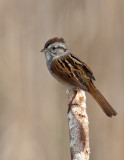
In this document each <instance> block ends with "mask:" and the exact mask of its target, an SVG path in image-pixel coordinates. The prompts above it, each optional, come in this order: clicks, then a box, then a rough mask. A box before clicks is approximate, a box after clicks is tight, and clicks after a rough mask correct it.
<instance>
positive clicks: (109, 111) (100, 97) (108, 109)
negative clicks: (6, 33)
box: [89, 84, 117, 117]
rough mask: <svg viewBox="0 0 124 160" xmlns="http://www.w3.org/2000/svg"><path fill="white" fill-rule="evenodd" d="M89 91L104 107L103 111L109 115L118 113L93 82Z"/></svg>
mask: <svg viewBox="0 0 124 160" xmlns="http://www.w3.org/2000/svg"><path fill="white" fill-rule="evenodd" d="M89 93H90V94H91V95H92V97H93V98H94V99H95V100H96V101H97V103H98V104H99V105H100V107H101V108H102V110H103V112H104V113H105V114H106V115H107V116H108V117H112V116H116V115H117V112H116V111H115V110H114V109H113V108H112V107H111V105H110V104H109V103H108V102H107V100H106V99H105V98H104V96H103V95H102V94H101V93H100V91H99V90H98V89H97V88H96V87H95V86H94V85H93V84H91V86H90V87H89Z"/></svg>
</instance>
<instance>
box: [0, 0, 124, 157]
mask: <svg viewBox="0 0 124 160" xmlns="http://www.w3.org/2000/svg"><path fill="white" fill-rule="evenodd" d="M55 36H59V37H64V39H65V40H66V44H67V46H68V48H69V50H70V51H71V52H72V53H74V54H75V55H76V56H77V57H80V59H81V60H82V61H84V62H85V63H86V64H88V65H89V66H90V68H91V69H92V70H93V72H94V76H95V78H96V82H95V84H96V86H97V87H98V88H99V90H100V91H101V92H102V93H103V95H104V96H105V97H106V98H107V99H108V101H109V102H110V104H111V105H112V106H113V107H114V108H115V110H117V112H118V116H117V117H113V118H108V117H106V115H105V114H104V113H103V112H102V110H101V109H100V108H99V106H98V104H97V103H96V102H95V101H94V99H93V98H92V97H91V96H90V95H88V94H87V112H88V116H89V122H90V124H89V128H90V149H91V155H90V159H95V160H117V159H118V160H123V159H124V158H123V157H124V123H123V122H124V106H123V104H124V96H123V95H124V85H123V84H124V1H123V0H113V1H110V0H102V1H100V0H93V1H90V0H78V1H76V0H42V1H40V0H35V1H34V0H26V1H25V0H11V1H9V0H0V56H1V58H0V76H1V78H0V160H22V159H23V160H34V159H35V160H69V159H70V147H69V132H68V120H67V107H68V106H67V104H68V97H67V94H66V89H65V87H64V86H62V85H61V84H59V83H58V82H57V81H56V80H55V79H54V78H53V77H52V76H51V75H50V73H49V72H48V70H47V67H46V61H45V56H44V54H43V53H41V52H40V50H41V49H42V48H43V47H44V44H45V42H46V41H47V40H48V39H50V38H52V37H55Z"/></svg>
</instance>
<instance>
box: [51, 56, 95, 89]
mask: <svg viewBox="0 0 124 160" xmlns="http://www.w3.org/2000/svg"><path fill="white" fill-rule="evenodd" d="M51 70H52V72H53V73H54V75H56V76H57V77H58V78H59V79H61V80H63V81H64V82H65V83H68V84H71V85H73V86H75V87H79V88H83V89H84V90H87V86H88V84H89V82H91V81H92V79H93V80H94V79H95V78H94V76H93V73H92V71H91V70H90V69H89V67H88V66H87V65H85V63H83V62H81V61H80V60H79V59H77V58H76V57H74V56H73V55H71V54H69V55H67V56H64V57H61V58H58V59H55V60H54V61H53V62H52V64H51Z"/></svg>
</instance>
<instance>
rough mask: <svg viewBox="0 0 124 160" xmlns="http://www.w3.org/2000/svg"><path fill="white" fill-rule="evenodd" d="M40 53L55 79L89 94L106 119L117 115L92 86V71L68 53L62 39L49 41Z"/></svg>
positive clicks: (56, 38)
mask: <svg viewBox="0 0 124 160" xmlns="http://www.w3.org/2000/svg"><path fill="white" fill-rule="evenodd" d="M41 52H44V53H45V57H46V64H47V67H48V70H49V71H50V73H51V74H52V75H53V77H54V78H55V79H57V80H58V81H59V82H61V83H62V84H64V85H65V86H67V87H68V88H70V89H73V90H74V91H76V90H78V89H82V90H84V91H87V92H88V93H90V94H91V95H92V97H93V98H94V99H95V100H96V102H97V103H98V104H99V106H100V107H101V109H102V110H103V112H104V113H105V114H106V115H107V116H108V117H112V116H116V115H117V112H116V111H115V110H114V109H113V108H112V106H111V105H110V104H109V103H108V101H107V100H106V99H105V98H104V96H103V95H102V94H101V93H100V91H99V90H98V89H97V88H96V86H95V85H94V81H95V77H94V75H93V72H92V70H91V69H90V68H89V67H88V66H87V65H86V64H85V63H84V62H82V61H81V60H80V59H78V58H77V57H76V56H74V55H73V54H71V53H70V52H69V50H68V48H67V46H66V44H65V41H64V39H63V38H58V37H55V38H52V39H49V40H48V41H47V42H46V44H45V46H44V48H43V49H42V50H41Z"/></svg>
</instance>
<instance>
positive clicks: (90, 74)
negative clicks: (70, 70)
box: [68, 54, 95, 80]
mask: <svg viewBox="0 0 124 160" xmlns="http://www.w3.org/2000/svg"><path fill="white" fill-rule="evenodd" d="M70 60H71V61H70ZM68 61H70V62H71V63H72V61H73V62H74V65H76V66H80V67H81V68H82V69H83V70H84V72H85V73H86V75H87V76H88V77H89V78H90V79H91V80H95V77H94V75H93V72H92V70H91V69H90V67H89V66H88V65H86V64H85V63H84V62H82V61H80V60H79V59H78V58H77V57H76V56H74V55H72V54H70V55H69V56H68Z"/></svg>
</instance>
